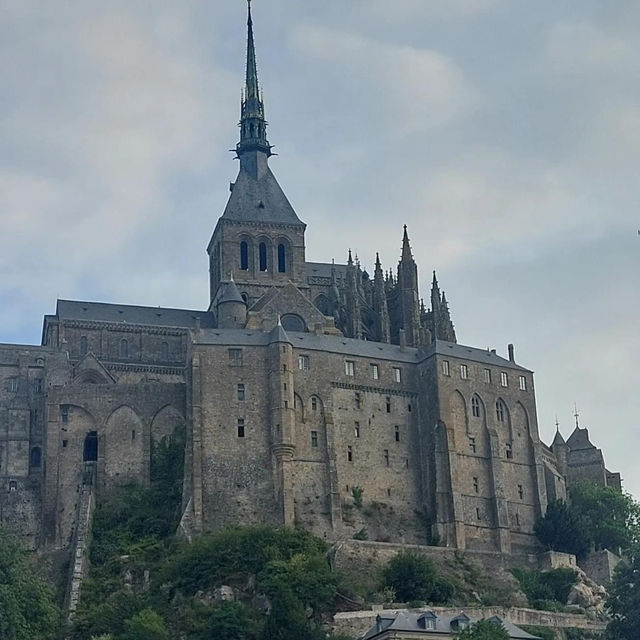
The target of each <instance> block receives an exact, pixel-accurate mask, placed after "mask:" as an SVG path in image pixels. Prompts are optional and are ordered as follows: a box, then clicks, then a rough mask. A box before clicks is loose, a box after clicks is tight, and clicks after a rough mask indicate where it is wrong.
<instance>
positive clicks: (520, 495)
mask: <svg viewBox="0 0 640 640" xmlns="http://www.w3.org/2000/svg"><path fill="white" fill-rule="evenodd" d="M518 498H520V500H524V487H523V486H522V485H521V484H519V485H518Z"/></svg>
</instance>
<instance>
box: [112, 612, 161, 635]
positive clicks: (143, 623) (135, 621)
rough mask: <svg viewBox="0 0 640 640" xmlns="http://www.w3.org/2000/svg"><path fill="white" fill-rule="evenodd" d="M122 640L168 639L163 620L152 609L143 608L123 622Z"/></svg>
mask: <svg viewBox="0 0 640 640" xmlns="http://www.w3.org/2000/svg"><path fill="white" fill-rule="evenodd" d="M121 638H122V640H169V632H168V631H167V627H166V625H165V623H164V620H163V619H162V618H161V617H160V616H159V615H158V614H157V613H156V612H155V611H154V610H153V609H143V610H142V611H140V613H138V614H136V615H135V616H133V618H131V619H130V620H127V621H126V623H125V632H124V634H123V635H122V636H121Z"/></svg>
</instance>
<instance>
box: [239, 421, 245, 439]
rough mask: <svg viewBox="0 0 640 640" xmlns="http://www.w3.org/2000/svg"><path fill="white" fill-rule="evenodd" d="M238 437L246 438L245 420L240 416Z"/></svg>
mask: <svg viewBox="0 0 640 640" xmlns="http://www.w3.org/2000/svg"><path fill="white" fill-rule="evenodd" d="M238 438H244V420H243V419H242V418H238Z"/></svg>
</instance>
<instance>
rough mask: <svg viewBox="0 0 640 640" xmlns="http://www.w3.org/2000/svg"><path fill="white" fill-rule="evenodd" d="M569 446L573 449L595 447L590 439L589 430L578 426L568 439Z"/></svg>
mask: <svg viewBox="0 0 640 640" xmlns="http://www.w3.org/2000/svg"><path fill="white" fill-rule="evenodd" d="M567 446H568V447H569V449H571V450H572V451H576V450H579V449H595V448H596V447H595V445H593V444H592V443H591V440H589V430H588V429H581V428H580V427H576V428H575V429H574V430H573V433H572V434H571V435H570V436H569V439H568V440H567Z"/></svg>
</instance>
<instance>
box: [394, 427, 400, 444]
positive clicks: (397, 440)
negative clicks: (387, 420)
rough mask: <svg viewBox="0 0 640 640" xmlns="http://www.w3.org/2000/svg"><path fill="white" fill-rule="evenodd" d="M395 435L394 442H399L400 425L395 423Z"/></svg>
mask: <svg viewBox="0 0 640 640" xmlns="http://www.w3.org/2000/svg"><path fill="white" fill-rule="evenodd" d="M395 436H396V442H400V427H399V426H397V425H396V427H395Z"/></svg>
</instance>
